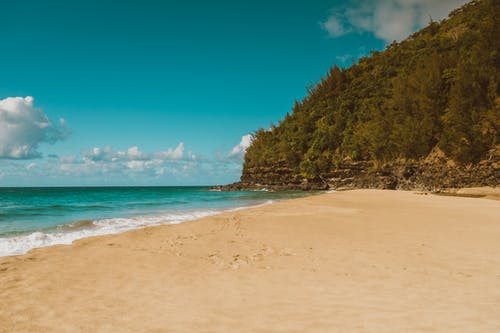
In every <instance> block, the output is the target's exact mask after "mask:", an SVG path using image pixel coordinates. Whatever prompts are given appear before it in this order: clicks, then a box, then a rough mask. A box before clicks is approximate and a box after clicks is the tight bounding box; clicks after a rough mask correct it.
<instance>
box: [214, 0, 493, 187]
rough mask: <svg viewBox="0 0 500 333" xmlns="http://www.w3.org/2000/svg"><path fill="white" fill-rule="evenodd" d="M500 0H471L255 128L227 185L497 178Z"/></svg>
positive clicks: (429, 183) (333, 76)
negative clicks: (235, 177) (273, 122)
mask: <svg viewBox="0 0 500 333" xmlns="http://www.w3.org/2000/svg"><path fill="white" fill-rule="evenodd" d="M498 17H500V2H499V1H494V0H480V1H472V2H470V3H468V4H466V5H464V6H463V7H461V8H458V9H456V10H454V11H453V12H451V13H450V15H449V17H448V19H446V20H443V21H441V22H430V23H429V25H428V26H427V27H425V28H424V29H422V30H420V31H418V32H416V33H414V34H413V35H411V36H409V37H408V38H407V39H405V40H403V41H402V42H400V43H396V42H394V43H392V44H391V45H389V46H388V47H387V49H386V50H385V51H382V52H372V53H371V56H369V57H365V58H362V59H360V60H359V62H358V63H357V64H355V65H353V66H351V67H350V68H347V69H340V68H338V67H336V66H334V67H333V68H331V69H330V70H329V72H328V73H327V75H326V76H325V77H324V78H322V79H321V80H320V81H319V82H318V83H317V84H316V85H314V86H312V87H310V88H309V89H308V95H307V96H306V97H305V98H304V99H303V100H302V101H300V102H298V101H297V102H296V103H295V105H294V107H293V109H292V112H291V113H289V114H287V115H286V116H285V118H284V119H283V120H282V121H280V122H279V124H278V125H277V126H272V128H271V129H268V130H264V129H260V130H258V131H256V132H255V133H254V140H253V142H252V145H251V146H250V147H249V148H248V150H247V152H246V154H245V161H244V166H243V172H242V176H241V182H239V183H236V184H232V185H229V186H227V187H224V189H239V188H250V189H251V188H262V187H267V188H274V189H324V188H391V189H427V190H439V189H446V188H452V187H471V186H486V185H489V186H498V185H499V182H500V174H499V173H500V170H499V154H500V153H499V151H500V146H499V144H500V137H499V128H500V97H499V96H500V70H499V68H500V39H499V38H498V36H500V25H499V23H498Z"/></svg>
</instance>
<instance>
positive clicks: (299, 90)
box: [0, 0, 464, 186]
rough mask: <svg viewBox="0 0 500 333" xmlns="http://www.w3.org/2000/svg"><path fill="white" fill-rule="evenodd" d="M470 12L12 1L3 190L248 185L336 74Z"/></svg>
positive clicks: (441, 6)
mask: <svg viewBox="0 0 500 333" xmlns="http://www.w3.org/2000/svg"><path fill="white" fill-rule="evenodd" d="M462 3H464V1H461V0H443V1H439V2H437V1H431V0H379V1H368V0H366V1H326V0H325V1H322V0H320V1H300V2H298V1H281V0H280V1H269V0H268V1H260V0H253V1H210V2H209V1H179V2H173V1H172V2H171V1H168V2H167V1H151V0H141V1H119V2H118V1H110V0H101V1H90V0H89V1H77V0H75V1H62V0H61V1H55V0H47V1H36V0H31V1H30V0H25V1H22V0H20V1H3V2H2V3H0V11H1V12H2V13H3V15H2V40H1V42H0V43H1V45H2V50H1V51H0V74H1V80H0V186H44V185H194V184H215V183H228V182H232V181H236V180H238V178H239V175H240V171H241V164H242V156H243V154H244V150H245V148H246V146H247V145H248V143H249V142H250V139H249V137H248V136H246V135H247V134H249V133H251V132H253V131H255V130H256V129H258V128H260V127H264V128H267V127H269V125H270V124H271V123H276V122H277V121H278V120H279V119H281V118H282V117H283V116H284V115H285V113H286V112H289V111H290V109H291V106H292V105H293V102H294V100H295V99H301V98H302V97H303V96H304V94H305V91H306V87H307V86H308V85H310V84H311V83H314V82H315V81H317V80H319V79H320V77H321V76H322V75H324V73H326V72H327V70H328V69H329V67H330V66H333V65H334V64H337V65H339V66H342V67H346V66H348V65H349V64H350V63H351V62H352V60H353V59H357V58H359V57H360V56H363V55H366V54H368V53H369V50H381V49H383V48H384V47H385V45H386V44H387V43H389V42H391V41H392V40H394V39H396V40H401V39H403V38H404V37H406V36H407V35H408V34H409V33H411V32H412V31H415V30H417V29H418V28H420V27H422V26H424V25H425V24H426V23H427V22H428V19H429V15H431V16H432V17H433V19H435V20H437V19H441V18H444V17H445V16H446V14H447V13H448V12H449V11H450V10H451V9H453V8H455V7H457V6H458V5H460V4H462ZM16 97H19V98H17V99H16ZM61 119H63V120H61Z"/></svg>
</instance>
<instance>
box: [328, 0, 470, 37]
mask: <svg viewBox="0 0 500 333" xmlns="http://www.w3.org/2000/svg"><path fill="white" fill-rule="evenodd" d="M467 1H468V0H440V1H435V0H361V1H353V0H351V1H350V2H348V4H347V5H342V6H338V7H335V8H333V9H332V10H331V12H330V15H329V16H328V18H327V19H326V20H324V21H322V22H320V26H321V27H322V28H323V29H324V30H325V31H326V32H327V33H328V35H329V36H330V37H332V38H335V37H339V36H342V35H346V34H348V33H351V32H358V33H362V32H370V33H373V34H374V35H375V36H376V37H377V38H379V39H382V40H384V41H386V42H392V41H393V40H397V41H401V40H402V39H404V38H406V37H407V36H408V35H410V34H411V33H412V32H414V31H416V30H418V29H420V28H422V27H424V26H425V25H427V24H428V23H429V20H430V17H432V19H433V20H435V21H438V20H441V19H443V18H445V17H446V16H447V15H448V13H449V12H450V11H451V10H453V9H455V8H457V7H459V6H461V5H463V4H464V3H466V2H467Z"/></svg>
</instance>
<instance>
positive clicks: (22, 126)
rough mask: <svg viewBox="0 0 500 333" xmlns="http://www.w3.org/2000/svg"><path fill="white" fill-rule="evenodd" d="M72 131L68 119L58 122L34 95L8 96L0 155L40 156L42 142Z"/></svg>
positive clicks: (2, 106)
mask: <svg viewBox="0 0 500 333" xmlns="http://www.w3.org/2000/svg"><path fill="white" fill-rule="evenodd" d="M68 134H69V130H68V128H67V127H66V123H65V121H64V119H62V118H61V119H60V120H59V125H54V124H53V123H52V122H51V121H50V119H49V118H48V117H47V115H45V113H43V111H42V110H41V109H39V108H35V107H33V97H31V96H28V97H24V98H23V97H8V98H5V99H3V100H0V158H11V159H29V158H36V157H40V156H41V154H40V152H39V151H38V146H39V145H40V144H41V143H55V142H57V141H59V140H63V139H65V138H66V137H67V136H68Z"/></svg>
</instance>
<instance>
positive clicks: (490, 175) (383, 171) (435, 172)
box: [214, 148, 500, 192]
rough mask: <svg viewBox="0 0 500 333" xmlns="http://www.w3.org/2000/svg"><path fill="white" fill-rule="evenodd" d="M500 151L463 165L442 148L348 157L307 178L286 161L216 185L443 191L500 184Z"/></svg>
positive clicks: (242, 188) (253, 188)
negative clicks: (380, 157)
mask: <svg viewBox="0 0 500 333" xmlns="http://www.w3.org/2000/svg"><path fill="white" fill-rule="evenodd" d="M499 185H500V150H499V149H494V150H492V151H491V152H490V154H489V158H488V159H485V160H482V161H480V162H479V163H476V164H468V165H459V164H457V163H455V162H453V161H452V160H450V159H448V158H447V157H446V156H445V155H444V153H443V152H442V151H440V150H439V149H438V148H436V149H434V150H433V151H432V152H431V153H430V154H429V155H428V156H427V157H426V158H425V159H423V160H420V161H403V160H400V161H394V162H390V163H387V164H383V165H377V164H376V163H374V162H373V161H357V162H355V161H351V160H349V159H346V160H344V161H343V162H342V163H340V164H339V165H338V166H337V167H336V168H334V169H332V170H331V171H330V172H329V173H327V174H324V175H323V176H322V177H321V178H317V179H312V180H311V179H305V178H302V177H300V176H298V175H297V174H296V173H294V172H293V170H292V169H290V168H289V167H287V166H286V164H284V163H280V164H279V165H276V166H274V167H258V168H251V169H245V171H244V173H243V175H242V176H241V181H240V182H237V183H234V184H230V185H225V186H217V187H214V188H217V189H220V190H229V191H231V190H259V189H263V188H266V189H268V190H275V191H282V190H326V189H358V188H372V189H398V190H422V191H433V192H440V191H446V190H447V189H451V188H463V187H479V186H493V187H495V186H499Z"/></svg>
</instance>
